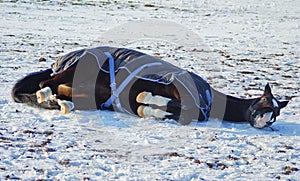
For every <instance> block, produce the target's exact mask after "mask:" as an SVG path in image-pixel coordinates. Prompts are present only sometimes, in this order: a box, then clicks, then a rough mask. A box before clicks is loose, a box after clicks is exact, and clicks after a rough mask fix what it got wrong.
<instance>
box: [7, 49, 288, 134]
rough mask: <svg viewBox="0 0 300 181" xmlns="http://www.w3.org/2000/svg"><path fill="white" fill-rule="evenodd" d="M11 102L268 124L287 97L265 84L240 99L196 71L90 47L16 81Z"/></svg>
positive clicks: (183, 121)
mask: <svg viewBox="0 0 300 181" xmlns="http://www.w3.org/2000/svg"><path fill="white" fill-rule="evenodd" d="M12 97H13V99H14V100H15V102H19V103H27V104H29V105H31V106H36V107H41V108H46V109H60V108H61V109H62V113H68V112H70V110H72V109H73V108H75V109H84V110H87V109H107V110H112V111H118V112H124V113H129V114H133V115H138V116H140V117H154V118H157V119H174V120H177V121H178V122H180V123H181V124H188V123H190V122H191V121H192V120H199V121H203V120H207V119H208V118H209V117H212V118H219V119H221V120H227V121H232V122H249V123H250V124H251V125H252V126H254V127H256V128H264V127H268V126H271V125H272V124H273V123H274V122H275V121H276V117H277V116H278V115H279V114H280V109H282V108H283V107H285V106H286V105H287V104H288V101H278V100H277V99H276V98H275V97H274V96H273V94H272V92H271V88H270V86H269V85H268V84H267V85H266V86H265V90H264V93H263V94H262V96H261V97H258V98H253V99H241V98H236V97H233V96H229V95H225V94H223V93H220V92H218V91H216V90H215V89H213V88H211V87H210V85H209V84H208V83H207V82H206V81H204V79H202V78H201V77H199V76H198V75H196V74H194V73H191V72H188V71H186V70H183V69H181V68H179V67H176V66H174V65H172V64H170V63H167V62H165V61H163V60H160V59H158V58H155V57H153V56H150V55H147V54H144V53H141V52H138V51H135V50H130V49H125V48H115V47H96V48H91V49H83V50H78V51H74V52H71V53H68V54H66V55H65V56H63V57H61V58H60V59H58V60H57V62H56V63H55V64H53V65H52V68H51V69H47V70H44V71H40V72H35V73H31V74H29V75H27V76H26V77H24V78H23V79H21V80H19V81H18V82H17V83H16V84H15V86H14V87H13V90H12Z"/></svg>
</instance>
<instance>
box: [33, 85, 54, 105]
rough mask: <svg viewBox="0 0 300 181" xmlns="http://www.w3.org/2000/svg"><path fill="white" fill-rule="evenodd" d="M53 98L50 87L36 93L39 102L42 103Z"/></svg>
mask: <svg viewBox="0 0 300 181" xmlns="http://www.w3.org/2000/svg"><path fill="white" fill-rule="evenodd" d="M51 96H52V90H51V89H50V87H45V88H43V89H41V90H39V91H37V92H36V97H37V102H38V103H42V102H45V101H47V100H49V99H50V98H51Z"/></svg>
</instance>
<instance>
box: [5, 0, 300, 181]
mask: <svg viewBox="0 0 300 181" xmlns="http://www.w3.org/2000/svg"><path fill="white" fill-rule="evenodd" d="M294 7H297V4H296V2H293V1H278V0H275V1H272V2H261V1H257V0H255V1H249V2H244V1H243V2H236V1H233V0H229V1H211V2H206V1H150V2H147V3H143V2H140V1H126V2H125V1H111V2H110V1H35V0H30V1H9V0H8V1H0V12H1V20H0V30H1V31H0V35H1V44H0V60H1V65H0V125H1V127H0V180H5V179H7V180H9V179H11V180H12V179H14V180H38V179H49V180H58V179H61V180H114V179H116V180H118V179H124V180H155V179H157V180H193V179H194V180H217V179H220V180H298V179H299V178H300V171H299V169H300V167H299V165H300V162H299V160H300V159H299V156H300V154H299V153H300V144H299V143H300V122H299V116H300V113H299V112H300V98H299V96H300V94H299V92H300V87H299V77H300V76H299V69H300V65H299V57H300V52H299V48H298V47H299V46H300V45H299V41H298V40H299V34H300V32H299V15H298V12H297V11H296V8H294ZM145 19H154V20H164V21H169V22H174V23H178V25H181V26H183V27H185V28H186V30H187V31H188V30H189V32H190V31H192V32H195V33H196V34H197V35H198V36H199V37H200V39H201V40H202V42H200V43H199V42H198V43H199V44H202V45H204V47H205V48H203V47H198V44H197V42H196V44H197V46H195V47H186V46H184V45H183V44H179V43H178V42H180V41H179V40H182V39H180V38H182V37H181V36H180V37H177V36H174V35H173V34H171V33H168V32H167V33H166V35H167V37H168V38H167V39H166V40H162V39H158V38H151V37H147V36H146V35H147V34H146V35H145V34H144V36H145V37H142V38H141V39H137V40H134V41H130V38H131V37H121V36H122V34H121V35H120V34H118V33H120V32H122V28H126V26H123V25H124V24H125V25H126V23H132V22H137V21H140V20H145ZM174 23H173V24H172V25H174ZM129 25H130V24H129ZM152 28H153V30H154V29H155V27H152ZM119 30H120V31H119ZM177 30H178V31H179V30H180V31H182V29H180V28H179V29H177ZM177 30H176V31H175V29H173V31H170V32H178V31H177ZM143 31H145V32H147V31H150V32H151V28H148V29H144V30H143ZM161 32H163V30H161V31H158V33H161ZM110 33H111V34H110ZM123 33H124V32H123ZM108 34H110V36H107V37H106V35H108ZM125 35H127V34H126V32H125ZM191 35H194V34H189V36H191ZM118 36H119V37H120V38H121V39H118V38H114V39H110V38H108V37H118ZM139 36H143V34H139ZM189 36H186V37H184V36H183V37H184V38H188V37H189ZM136 37H138V36H136ZM126 38H127V39H126ZM172 38H173V39H172ZM178 38H179V39H178ZM126 40H128V41H126ZM196 40H197V39H196ZM189 41H192V39H189ZM104 44H105V45H119V46H125V47H128V48H134V49H137V50H139V51H143V52H146V53H149V54H152V55H155V56H157V57H159V58H162V59H164V60H166V61H169V62H171V63H173V64H176V65H178V66H180V67H183V68H185V69H187V70H189V71H192V72H195V73H196V74H198V75H200V76H202V77H204V78H205V79H206V80H207V81H208V82H209V83H210V84H211V85H212V86H213V87H214V88H216V89H218V90H220V91H222V92H224V93H228V94H231V95H234V96H239V97H255V96H258V95H260V94H261V93H262V89H263V87H264V85H265V84H266V83H270V84H271V86H272V88H273V91H274V94H275V95H276V96H277V97H278V98H280V99H288V100H290V103H289V104H288V106H287V108H285V109H284V110H282V113H281V115H280V116H279V117H278V121H277V122H276V123H275V124H274V126H273V129H274V131H272V130H269V129H265V130H257V129H254V128H252V127H251V126H250V125H249V124H233V123H225V122H221V121H219V120H210V121H209V122H204V123H203V122H201V123H196V122H193V123H191V124H190V125H188V126H180V125H178V124H177V123H176V122H174V121H172V120H169V121H166V122H157V121H155V120H145V119H140V118H136V117H132V116H129V115H123V114H119V113H112V112H106V111H100V112H98V111H75V112H73V113H71V114H68V115H61V114H60V113H59V111H55V110H51V111H49V110H38V109H35V108H31V107H28V106H26V105H22V104H16V103H14V102H13V101H12V100H11V97H10V90H11V88H12V86H13V84H14V83H15V82H16V80H17V79H19V78H21V77H23V76H24V75H26V74H27V73H29V72H33V71H37V70H41V69H45V68H48V67H49V66H50V65H51V64H52V63H53V62H54V61H55V59H56V58H58V57H59V56H61V55H64V54H65V53H67V52H70V51H72V50H76V49H80V48H86V47H93V46H99V45H104ZM196 44H195V45H196Z"/></svg>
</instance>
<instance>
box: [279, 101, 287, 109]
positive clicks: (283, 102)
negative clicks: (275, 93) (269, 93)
mask: <svg viewBox="0 0 300 181" xmlns="http://www.w3.org/2000/svg"><path fill="white" fill-rule="evenodd" d="M288 103H289V101H279V105H280V109H281V108H284V107H285V106H286V105H287V104H288Z"/></svg>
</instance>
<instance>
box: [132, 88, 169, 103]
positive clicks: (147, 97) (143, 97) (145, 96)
mask: <svg viewBox="0 0 300 181" xmlns="http://www.w3.org/2000/svg"><path fill="white" fill-rule="evenodd" d="M171 100H172V99H170V98H167V97H163V96H159V95H155V96H153V95H152V94H151V93H150V92H145V91H144V92H141V93H139V95H138V96H136V102H138V103H143V104H154V105H157V106H167V105H168V103H169V101H171Z"/></svg>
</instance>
